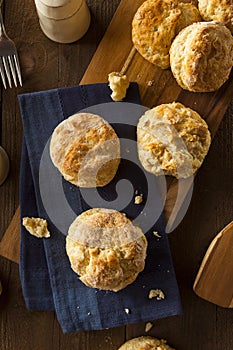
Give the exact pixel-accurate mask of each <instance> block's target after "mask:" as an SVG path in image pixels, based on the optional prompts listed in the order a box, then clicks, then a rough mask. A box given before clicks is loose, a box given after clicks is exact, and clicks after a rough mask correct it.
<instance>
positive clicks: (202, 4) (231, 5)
mask: <svg viewBox="0 0 233 350" xmlns="http://www.w3.org/2000/svg"><path fill="white" fill-rule="evenodd" d="M198 8H199V11H200V14H201V16H202V18H203V19H204V20H205V21H218V22H223V23H224V24H225V25H226V26H227V27H228V28H229V29H230V31H231V32H232V33H233V1H232V0H198Z"/></svg>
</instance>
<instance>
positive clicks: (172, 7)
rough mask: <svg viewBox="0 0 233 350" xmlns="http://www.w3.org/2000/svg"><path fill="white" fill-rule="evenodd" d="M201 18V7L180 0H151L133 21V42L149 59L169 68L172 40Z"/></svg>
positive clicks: (138, 11)
mask: <svg viewBox="0 0 233 350" xmlns="http://www.w3.org/2000/svg"><path fill="white" fill-rule="evenodd" d="M199 20H200V14H199V11H198V9H197V8H196V7H195V6H194V5H192V4H182V3H181V4H180V3H179V1H178V0H175V1H174V0H147V1H145V2H144V3H143V4H142V5H141V6H140V7H139V9H138V10H137V12H136V14H135V16H134V18H133V22H132V41H133V44H134V46H135V48H136V49H137V50H138V52H139V53H140V54H141V55H142V56H143V57H144V58H145V59H147V60H148V61H150V62H152V63H153V64H155V65H157V66H159V67H160V68H163V69H166V68H168V67H169V66H170V61H169V49H170V46H171V43H172V40H173V39H174V37H175V36H176V35H177V33H178V32H179V31H180V30H181V29H182V28H184V27H185V26H187V25H189V24H191V23H193V22H197V21H199Z"/></svg>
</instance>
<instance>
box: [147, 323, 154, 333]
mask: <svg viewBox="0 0 233 350" xmlns="http://www.w3.org/2000/svg"><path fill="white" fill-rule="evenodd" d="M151 328H153V323H151V322H147V323H146V326H145V332H149V331H150V330H151Z"/></svg>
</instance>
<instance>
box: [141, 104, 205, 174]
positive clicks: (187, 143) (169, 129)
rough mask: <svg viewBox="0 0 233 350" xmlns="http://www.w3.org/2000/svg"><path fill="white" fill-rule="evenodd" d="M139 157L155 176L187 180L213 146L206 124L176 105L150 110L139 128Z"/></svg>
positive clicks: (181, 106) (143, 117)
mask: <svg viewBox="0 0 233 350" xmlns="http://www.w3.org/2000/svg"><path fill="white" fill-rule="evenodd" d="M137 140H138V155H139V159H140V161H141V163H142V165H143V167H144V168H145V169H146V170H147V171H148V172H150V173H152V174H154V175H172V176H175V177H176V178H187V177H189V176H191V175H192V174H193V173H195V172H196V171H197V169H198V168H199V167H200V166H201V164H202V162H203V160H204V158H205V156H206V154H207V152H208V149H209V146H210V141H211V138H210V132H209V130H208V126H207V124H206V122H205V121H204V120H203V119H202V118H201V117H200V115H199V114H198V113H197V112H195V111H194V110H192V109H190V108H187V107H185V106H184V105H182V104H181V103H178V102H173V103H168V104H162V105H159V106H157V107H155V108H153V109H150V110H148V111H147V112H146V113H145V114H144V115H143V116H142V117H141V118H140V119H139V122H138V125H137Z"/></svg>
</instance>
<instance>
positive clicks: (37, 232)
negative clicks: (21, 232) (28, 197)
mask: <svg viewBox="0 0 233 350" xmlns="http://www.w3.org/2000/svg"><path fill="white" fill-rule="evenodd" d="M22 224H23V226H24V227H25V228H26V230H27V231H28V232H29V233H30V234H31V235H33V236H35V237H37V238H48V237H50V232H49V230H48V223H47V221H46V220H44V219H41V218H28V217H24V218H23V219H22Z"/></svg>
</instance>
